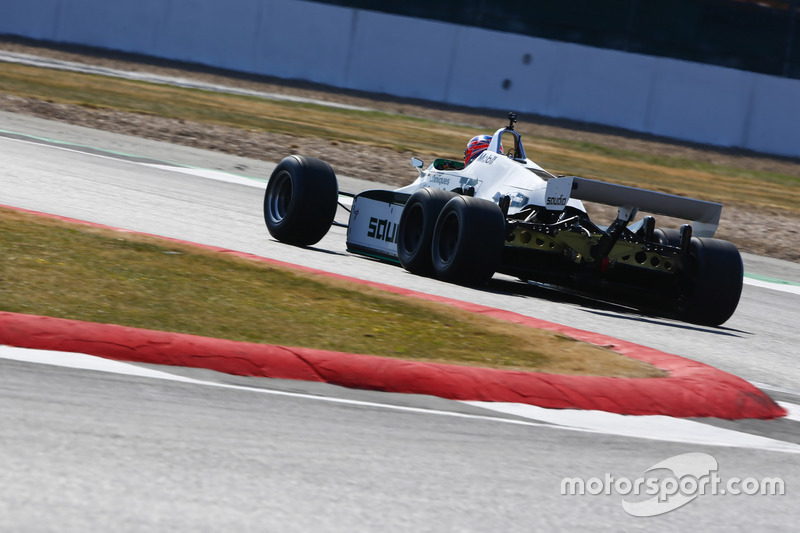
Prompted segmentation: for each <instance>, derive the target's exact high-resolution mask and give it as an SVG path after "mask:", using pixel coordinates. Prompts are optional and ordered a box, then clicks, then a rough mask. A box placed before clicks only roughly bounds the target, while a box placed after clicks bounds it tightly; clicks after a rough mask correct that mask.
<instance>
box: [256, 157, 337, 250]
mask: <svg viewBox="0 0 800 533" xmlns="http://www.w3.org/2000/svg"><path fill="white" fill-rule="evenodd" d="M338 203H339V186H338V184H337V182H336V174H334V172H333V169H332V168H331V166H330V165H329V164H328V163H326V162H325V161H321V160H319V159H315V158H313V157H305V156H300V155H292V156H289V157H286V158H284V159H283V161H281V162H280V163H278V166H277V167H275V170H274V171H273V172H272V175H271V176H270V178H269V182H267V191H266V193H265V194H264V221H265V222H266V224H267V229H268V230H269V233H270V235H272V236H273V237H275V238H276V239H277V240H279V241H281V242H284V243H286V244H293V245H296V246H310V245H312V244H316V243H318V242H319V241H320V240H321V239H322V237H324V236H325V234H326V233H327V232H328V230H329V229H330V228H331V225H332V224H333V217H334V216H335V215H336V209H337V206H338Z"/></svg>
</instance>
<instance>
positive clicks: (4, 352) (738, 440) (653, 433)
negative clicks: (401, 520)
mask: <svg viewBox="0 0 800 533" xmlns="http://www.w3.org/2000/svg"><path fill="white" fill-rule="evenodd" d="M0 358H3V359H10V360H14V361H22V362H27V363H37V364H46V365H54V366H61V367H67V368H77V369H84V370H94V371H99V372H110V373H114V374H124V375H130V376H137V377H144V378H151V379H163V380H170V381H177V382H181V383H187V384H193V385H200V386H206V387H218V388H225V389H235V390H241V391H248V392H254V393H260V394H272V395H279V396H289V397H294V398H303V399H307V400H314V401H322V402H329V403H338V404H347V405H354V406H365V407H372V408H376V407H377V408H382V409H388V410H394V411H404V412H413V413H420V414H428V415H437V416H448V417H456V418H465V419H473V420H481V421H490V422H497V423H504V424H515V425H524V426H533V427H539V428H549V429H561V430H566V431H575V432H580V433H594V434H598V433H600V434H606V435H617V436H622V437H632V438H639V439H648V440H657V441H666V442H679V443H684V444H693V445H700V446H724V447H734V448H751V449H759V450H768V451H774V452H783V453H800V446H798V445H797V444H792V443H788V442H783V441H779V440H775V439H769V438H766V437H760V436H758V435H752V434H749V433H742V432H738V431H734V430H730V429H724V428H718V427H715V426H711V425H708V424H703V423H700V422H695V421H693V420H685V419H678V418H671V417H667V416H625V415H618V414H614V413H606V412H602V411H579V410H572V409H544V408H541V407H535V406H532V405H523V404H511V403H499V402H498V403H495V402H462V403H464V404H467V405H471V406H475V407H481V408H484V409H488V410H492V411H495V412H499V413H504V414H510V415H514V416H518V417H523V418H527V419H528V420H530V422H528V421H524V420H515V419H508V418H497V417H494V416H481V415H472V414H466V413H457V412H450V411H441V410H436V409H422V408H416V407H406V406H400V405H391V404H384V403H377V402H365V401H360V400H348V399H344V398H332V397H325V396H315V395H310V394H302V393H295V392H285V391H275V390H268V389H262V388H255V387H244V386H239V385H229V384H224V383H214V382H211V381H202V380H197V379H193V378H187V377H184V376H178V375H175V374H170V373H167V372H161V371H159V370H152V369H149V368H144V367H139V366H136V365H132V364H128V363H121V362H119V361H112V360H110V359H104V358H102V357H95V356H91V355H86V354H80V353H67V352H52V351H47V350H32V349H26V348H15V347H11V346H3V345H0Z"/></svg>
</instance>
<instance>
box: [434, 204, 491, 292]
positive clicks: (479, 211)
mask: <svg viewBox="0 0 800 533" xmlns="http://www.w3.org/2000/svg"><path fill="white" fill-rule="evenodd" d="M505 233H506V220H505V216H504V215H503V212H502V211H501V210H500V207H498V206H497V204H495V203H493V202H490V201H488V200H483V199H479V198H473V197H469V196H456V197H455V198H452V199H451V200H450V201H448V202H447V204H445V206H444V208H443V209H442V212H441V213H440V214H439V218H438V219H437V220H436V227H435V229H434V231H433V241H432V245H431V260H432V263H433V270H434V273H435V274H436V276H437V277H438V278H439V279H442V280H445V281H450V282H453V283H458V284H461V285H483V284H484V283H486V282H487V281H489V279H491V277H492V275H494V273H495V271H496V270H497V267H498V266H499V264H500V261H501V260H502V256H503V246H504V245H505Z"/></svg>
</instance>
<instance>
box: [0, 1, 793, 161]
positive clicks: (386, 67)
mask: <svg viewBox="0 0 800 533" xmlns="http://www.w3.org/2000/svg"><path fill="white" fill-rule="evenodd" d="M0 34H11V35H19V36H24V37H30V38H34V39H44V40H50V41H57V42H65V43H73V44H82V45H88V46H95V47H103V48H108V49H112V50H120V51H125V52H134V53H140V54H146V55H150V56H156V57H162V58H167V59H174V60H182V61H190V62H196V63H202V64H206V65H210V66H215V67H221V68H227V69H233V70H238V71H244V72H251V73H257V74H266V75H272V76H278V77H282V78H294V79H303V80H308V81H313V82H319V83H324V84H329V85H333V86H337V87H343V88H348V89H358V90H363V91H372V92H382V93H388V94H392V95H396V96H403V97H414V98H422V99H427V100H433V101H438V102H445V103H451V104H459V105H466V106H478V107H487V108H495V109H498V110H502V111H508V110H512V109H513V110H516V111H518V112H520V113H526V112H528V113H538V114H541V115H545V116H550V117H560V118H569V119H573V120H578V121H585V122H593V123H599V124H606V125H611V126H618V127H622V128H627V129H631V130H634V131H640V132H645V133H653V134H656V135H664V136H669V137H674V138H679V139H684V140H690V141H695V142H702V143H710V144H715V145H720V146H731V147H741V148H748V149H752V150H756V151H761V152H767V153H773V154H780V155H788V156H800V143H798V142H796V140H795V139H797V138H798V137H800V98H797V95H798V94H800V80H791V79H786V78H778V77H772V76H767V75H763V74H755V73H751V72H745V71H738V70H733V69H727V68H722V67H715V66H709V65H704V64H699V63H690V62H686V61H680V60H674V59H665V58H656V57H651V56H644V55H638V54H630V53H624V52H618V51H613V50H605V49H599V48H591V47H586V46H582V45H575V44H569V43H561V42H556V41H548V40H545V39H538V38H534V37H527V36H522V35H515V34H509V33H500V32H495V31H489V30H483V29H479V28H472V27H466V26H458V25H454V24H446V23H441V22H434V21H428V20H421V19H413V18H406V17H400V16H394V15H387V14H382V13H376V12H371V11H364V10H358V9H350V8H341V7H336V6H331V5H325V4H317V3H314V2H305V1H300V0H225V1H222V0H116V1H114V2H109V1H108V0H6V1H5V2H2V3H0Z"/></svg>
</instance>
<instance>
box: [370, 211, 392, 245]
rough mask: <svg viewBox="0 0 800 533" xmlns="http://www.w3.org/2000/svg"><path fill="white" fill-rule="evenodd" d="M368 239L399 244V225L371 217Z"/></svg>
mask: <svg viewBox="0 0 800 533" xmlns="http://www.w3.org/2000/svg"><path fill="white" fill-rule="evenodd" d="M367 237H371V238H373V239H378V240H379V241H386V242H397V223H395V222H392V221H390V220H384V219H379V218H375V217H370V219H369V231H368V232H367Z"/></svg>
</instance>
